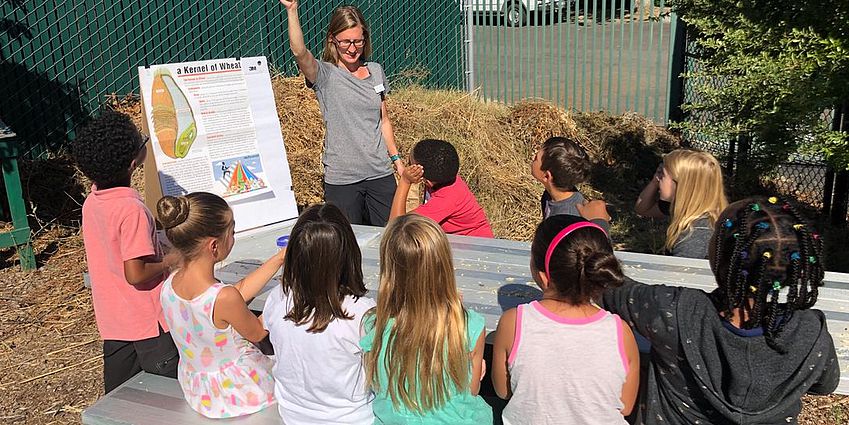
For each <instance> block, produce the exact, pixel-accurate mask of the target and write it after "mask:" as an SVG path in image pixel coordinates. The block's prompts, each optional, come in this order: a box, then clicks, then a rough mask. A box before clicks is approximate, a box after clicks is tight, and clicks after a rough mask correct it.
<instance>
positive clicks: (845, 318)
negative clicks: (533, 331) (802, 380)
mask: <svg viewBox="0 0 849 425" xmlns="http://www.w3.org/2000/svg"><path fill="white" fill-rule="evenodd" d="M293 225H294V221H290V222H284V223H280V224H277V225H272V226H267V227H264V228H261V229H256V230H249V231H246V232H243V233H242V234H240V235H238V236H237V242H236V244H235V246H234V248H233V251H232V252H231V253H230V256H229V257H228V259H227V260H226V262H225V263H224V264H223V265H222V266H221V267H220V269H219V270H218V271H217V273H216V275H217V276H218V277H219V278H220V279H221V280H222V281H224V282H228V283H235V282H237V281H238V280H239V279H241V278H243V277H244V276H245V275H247V274H248V273H250V272H251V271H252V270H254V269H256V268H257V267H259V265H260V264H262V262H263V261H264V260H265V259H267V258H269V257H271V256H272V255H273V254H274V252H275V251H276V249H277V246H276V244H275V241H276V240H277V237H278V236H282V235H288V234H289V232H290V230H291V227H292V226H293ZM353 227H354V233H355V235H356V236H357V242H358V244H359V245H360V249H361V251H362V257H363V278H364V280H365V284H366V288H368V289H369V294H368V295H367V296H370V297H374V296H376V292H377V287H378V275H379V272H380V263H379V259H380V252H379V250H380V237H381V235H382V234H383V228H381V227H370V226H359V225H354V226H353ZM448 241H449V242H450V243H451V250H452V253H453V255H454V269H455V275H456V276H457V286H458V289H459V290H460V291H461V292H462V293H463V304H464V305H465V306H466V307H467V308H469V309H472V310H474V311H476V312H478V313H480V314H481V315H483V316H484V318H485V319H486V327H487V330H489V331H493V330H495V328H496V326H497V325H498V319H499V318H500V317H501V313H502V312H503V311H504V310H506V309H509V308H513V307H515V306H517V305H519V304H523V303H527V302H530V301H533V300H535V299H538V298H540V297H541V296H542V292H541V291H540V290H539V288H538V287H537V286H536V283H534V280H533V278H532V277H531V274H530V266H529V264H530V243H528V242H521V241H510V240H505V239H488V238H478V237H472V236H455V235H448ZM616 257H617V258H619V260H620V261H621V263H622V268H623V271H624V272H625V274H626V275H627V276H628V277H630V278H632V279H634V280H636V281H639V282H642V283H646V284H666V285H675V286H683V287H688V288H696V289H702V290H705V291H710V290H712V289H713V288H715V287H716V283H715V281H714V277H713V273H712V272H711V270H710V266H709V265H708V262H707V260H697V259H691V258H679V257H670V256H665V255H653V254H641V253H635V252H624V251H617V252H616ZM277 283H278V282H277V280H272V281H270V282H269V283H268V285H266V287H265V289H263V291H262V292H261V293H260V294H259V295H258V296H257V297H256V298H255V299H254V300H253V301H252V302H251V304H250V307H251V309H252V310H255V311H262V309H263V306H264V304H265V299H266V298H267V296H268V291H270V290H271V288H272V287H273V286H274V285H276V284H277ZM816 308H818V309H820V310H822V311H823V312H824V313H825V316H826V321H827V325H828V329H829V331H830V332H831V335H832V337H833V338H834V344H835V346H836V348H837V356H838V361H839V363H840V372H841V378H840V385H839V387H838V389H837V392H838V393H839V394H846V395H849V274H845V273H832V272H827V273H826V274H825V286H824V287H822V288H820V290H819V296H818V298H817V304H816Z"/></svg>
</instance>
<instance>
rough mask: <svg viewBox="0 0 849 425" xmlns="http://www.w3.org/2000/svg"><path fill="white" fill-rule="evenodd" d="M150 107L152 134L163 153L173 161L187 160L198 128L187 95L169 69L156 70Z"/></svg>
mask: <svg viewBox="0 0 849 425" xmlns="http://www.w3.org/2000/svg"><path fill="white" fill-rule="evenodd" d="M150 103H151V107H152V109H153V132H154V133H155V134H156V140H158V141H159V147H160V148H162V152H163V153H165V155H168V156H169V157H171V158H175V159H176V158H185V157H186V155H187V154H188V153H189V149H190V148H191V147H192V143H193V142H194V141H195V137H197V126H196V125H195V116H194V112H193V111H192V107H191V105H189V101H188V99H186V95H185V94H183V91H182V90H180V87H178V86H177V83H176V82H175V81H174V78H173V77H171V73H170V72H169V71H168V69H167V68H159V69H157V70H156V74H154V76H153V90H152V94H151V97H150ZM178 136H179V137H178Z"/></svg>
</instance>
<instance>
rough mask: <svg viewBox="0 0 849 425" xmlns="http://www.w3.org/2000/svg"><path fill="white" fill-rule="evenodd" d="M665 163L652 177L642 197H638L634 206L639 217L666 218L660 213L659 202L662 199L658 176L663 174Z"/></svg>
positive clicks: (641, 193) (641, 194)
mask: <svg viewBox="0 0 849 425" xmlns="http://www.w3.org/2000/svg"><path fill="white" fill-rule="evenodd" d="M662 168H663V163H661V164H660V165H659V166H658V172H656V173H655V175H654V176H652V178H651V180H649V182H648V184H646V187H644V188H643V191H642V192H640V196H639V197H637V203H636V204H635V205H634V211H635V212H636V213H637V215H639V216H642V217H650V218H665V217H666V216H665V215H663V213H662V212H660V208H658V206H657V201H658V199H660V192H659V190H660V178H659V177H658V175H659V174H660V173H661V172H662Z"/></svg>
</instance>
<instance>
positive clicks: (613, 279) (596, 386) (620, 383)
mask: <svg viewBox="0 0 849 425" xmlns="http://www.w3.org/2000/svg"><path fill="white" fill-rule="evenodd" d="M531 273H532V274H533V277H534V280H535V281H536V282H537V284H538V285H539V286H540V288H541V289H542V291H543V294H542V299H541V300H539V301H533V302H531V303H529V304H522V305H520V306H518V307H517V308H514V309H510V310H507V311H506V312H504V314H503V315H502V316H501V320H500V321H499V322H498V329H497V330H496V332H495V343H494V345H493V355H492V361H493V365H492V383H493V386H494V387H495V391H496V393H497V394H498V396H499V397H501V398H503V399H509V402H508V403H507V407H506V408H505V409H504V412H503V414H502V419H503V420H504V423H505V424H513V425H514V424H554V423H556V424H599V425H602V424H603V425H610V424H625V423H626V422H625V418H624V416H625V415H628V414H629V413H630V412H631V409H632V408H633V406H634V401H635V400H636V395H637V387H638V384H639V370H640V367H639V354H638V352H637V344H636V342H635V340H634V335H633V333H632V332H631V330H630V328H629V327H628V326H627V324H623V322H622V320H621V319H620V318H619V316H617V315H615V314H610V313H608V312H606V311H604V310H602V309H601V308H599V307H598V306H597V305H596V304H595V303H594V302H593V300H595V299H598V298H599V297H600V296H601V294H602V293H603V292H604V290H605V289H608V288H615V287H618V286H620V285H622V282H623V280H624V276H623V274H622V269H621V267H620V266H619V261H618V260H617V259H616V257H615V256H614V255H613V248H611V246H610V242H609V241H608V238H607V234H606V233H605V232H604V230H603V229H602V228H601V227H600V226H598V225H597V224H595V223H592V222H589V221H585V220H583V219H581V218H579V217H575V216H571V215H553V216H551V217H549V218H547V219H545V220H544V221H543V222H542V223H540V225H539V226H538V227H537V230H536V234H535V236H534V240H533V243H532V244H531Z"/></svg>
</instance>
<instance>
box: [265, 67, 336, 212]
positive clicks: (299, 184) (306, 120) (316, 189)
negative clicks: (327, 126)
mask: <svg viewBox="0 0 849 425" xmlns="http://www.w3.org/2000/svg"><path fill="white" fill-rule="evenodd" d="M271 87H272V89H273V90H274V99H275V102H276V103H277V116H278V117H279V118H280V128H281V130H282V131H283V140H284V141H285V143H286V156H287V157H288V159H289V170H290V171H291V173H292V185H293V190H294V191H295V201H296V202H297V203H298V205H301V206H303V205H310V204H314V203H318V202H321V201H322V200H323V199H324V186H323V185H322V182H323V175H324V170H323V168H322V165H321V152H322V146H323V141H324V122H323V121H322V118H321V111H320V110H319V108H318V100H317V99H316V97H315V92H314V91H313V90H312V89H309V88H307V86H306V84H305V83H304V78H303V77H294V78H283V77H275V78H274V79H272V81H271Z"/></svg>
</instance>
